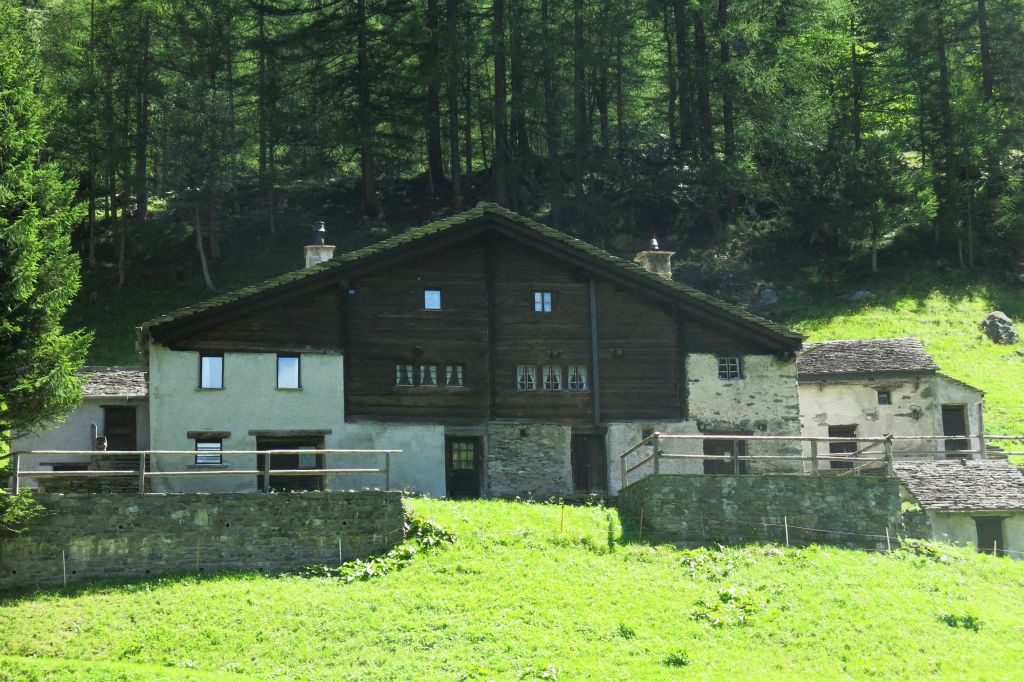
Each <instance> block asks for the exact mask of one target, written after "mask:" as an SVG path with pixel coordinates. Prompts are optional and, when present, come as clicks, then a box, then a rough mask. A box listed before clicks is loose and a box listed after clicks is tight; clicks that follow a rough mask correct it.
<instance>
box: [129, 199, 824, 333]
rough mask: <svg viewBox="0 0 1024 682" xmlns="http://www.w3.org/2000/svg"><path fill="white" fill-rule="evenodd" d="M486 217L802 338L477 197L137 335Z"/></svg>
mask: <svg viewBox="0 0 1024 682" xmlns="http://www.w3.org/2000/svg"><path fill="white" fill-rule="evenodd" d="M487 216H494V217H499V218H503V219H505V220H507V221H509V222H511V223H514V224H516V225H518V226H520V227H523V228H526V230H528V231H530V232H531V233H534V234H535V235H538V236H540V237H543V238H546V239H549V240H551V241H553V242H558V243H561V244H563V245H567V246H570V247H572V248H574V249H576V250H577V251H579V252H581V253H582V254H584V255H586V256H589V257H590V258H591V259H593V260H594V261H597V262H599V263H602V264H604V265H606V266H611V267H614V268H617V269H620V270H624V271H626V272H628V273H629V274H631V275H633V276H634V277H638V278H642V279H645V280H647V281H648V282H649V283H653V284H654V285H655V286H659V287H665V288H667V289H670V290H672V291H673V292H674V293H675V294H676V295H679V296H682V297H683V298H686V299H688V300H690V301H694V302H697V303H700V304H703V305H704V306H707V307H708V308H711V309H712V310H717V311H718V312H720V313H725V314H727V315H730V316H733V317H735V318H740V319H741V320H743V321H744V322H747V323H750V324H752V325H754V326H755V327H760V328H762V329H763V330H764V331H767V332H769V333H771V334H774V335H775V336H777V337H782V338H784V339H787V341H788V342H790V343H793V342H796V343H799V342H800V341H801V340H802V339H803V338H804V337H803V336H802V335H801V334H798V333H797V332H795V331H793V330H791V329H789V328H788V327H786V326H784V325H781V324H776V323H774V322H771V321H770V320H767V319H765V318H763V317H759V316H758V315H754V314H753V313H751V312H749V311H747V310H746V309H744V308H741V307H739V306H736V305H732V304H730V303H727V302H725V301H722V300H719V299H717V298H715V297H714V296H710V295H708V294H705V293H704V292H702V291H699V290H698V289H694V288H693V287H690V286H687V285H685V284H680V283H679V282H674V281H672V280H669V279H666V278H664V277H662V276H660V275H657V274H654V273H652V272H648V271H647V270H645V269H644V268H642V267H641V266H639V265H637V264H636V263H633V262H632V261H628V260H626V259H624V258H619V257H618V256H614V255H612V254H610V253H608V252H607V251H604V250H602V249H600V248H598V247H596V246H593V245H592V244H588V243H586V242H584V241H582V240H580V239H577V238H575V237H573V236H571V235H568V234H566V233H564V232H561V231H559V230H556V229H554V228H552V227H548V226H547V225H544V224H542V223H538V222H536V221H534V220H530V219H529V218H527V217H525V216H522V215H519V214H518V213H515V212H513V211H510V210H508V209H506V208H503V207H501V206H498V205H496V204H491V203H487V202H480V203H479V204H477V206H476V207H475V208H473V209H470V210H468V211H464V212H462V213H459V214H457V215H453V216H451V217H449V218H446V219H444V220H439V221H437V222H433V223H430V224H428V225H424V226H422V227H418V228H414V229H412V230H408V231H406V232H403V233H402V234H400V235H397V236H394V237H391V238H389V239H385V240H384V241H381V242H378V243H377V244H373V245H370V246H367V247H365V248H362V249H358V250H356V251H350V252H348V253H343V254H339V255H336V256H335V257H334V258H331V259H330V260H326V261H324V262H322V263H318V264H317V265H314V266H312V267H308V268H303V269H299V270H295V271H292V272H289V273H286V274H283V275H280V276H278V277H275V278H272V279H269V280H266V281H264V282H261V283H258V284H254V285H252V286H248V287H245V288H242V289H238V290H237V291H233V292H230V293H226V294H222V295H220V296H216V297H214V298H211V299H208V300H206V301H202V302H200V303H197V304H194V305H191V306H186V307H184V308H180V309H178V310H175V311H172V312H169V313H167V314H165V315H161V316H160V317H157V318H154V319H152V320H149V321H147V322H145V323H143V324H142V326H141V327H140V328H139V332H140V337H145V336H146V335H148V334H149V331H150V330H151V329H154V328H156V327H159V326H160V325H163V324H167V323H169V322H175V321H178V320H182V319H185V318H188V317H191V316H193V315H197V314H200V313H205V312H209V311H212V310H215V309H218V308H221V307H223V306H226V305H229V304H231V303H234V302H235V301H239V300H241V299H244V298H249V297H252V296H256V295H260V294H264V293H267V292H270V291H272V290H274V289H277V288H280V287H285V286H287V285H290V284H292V283H295V282H298V281H300V280H306V279H307V278H310V277H316V276H318V275H323V274H324V273H328V272H336V271H338V270H341V269H344V268H345V267H348V266H350V265H352V264H354V263H357V262H359V261H363V260H365V259H368V258H370V257H372V256H376V255H378V254H382V253H384V252H386V251H389V250H391V249H395V248H397V247H401V246H405V245H406V244H409V243H411V242H414V241H416V240H417V239H421V238H423V237H427V236H430V235H434V234H437V233H440V232H447V231H450V230H453V229H455V228H456V227H458V226H460V225H465V224H466V223H469V222H471V221H473V220H476V219H478V218H484V217H487Z"/></svg>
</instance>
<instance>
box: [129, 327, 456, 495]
mask: <svg viewBox="0 0 1024 682" xmlns="http://www.w3.org/2000/svg"><path fill="white" fill-rule="evenodd" d="M149 371H150V386H151V389H150V424H151V433H152V438H151V441H152V449H153V450H187V451H191V450H193V449H194V448H195V441H194V440H192V439H190V438H189V437H188V433H189V432H190V431H199V432H202V431H211V432H214V431H219V432H229V433H230V434H231V435H230V437H229V438H226V439H224V442H223V447H224V450H225V451H229V450H255V449H256V446H257V442H256V440H257V436H255V435H251V434H250V431H311V432H312V431H328V430H329V431H330V433H327V434H325V435H324V436H323V439H324V448H325V449H331V450H333V449H360V450H361V449H391V450H402V453H401V454H399V455H395V456H393V457H392V473H391V487H392V489H409V490H412V491H416V492H419V493H424V494H429V495H435V496H441V495H443V494H444V492H445V483H444V428H443V427H442V426H440V425H434V424H424V425H396V424H373V423H358V424H346V423H345V416H344V404H345V403H344V358H343V356H341V355H340V354H334V355H332V354H314V353H304V354H302V356H301V385H302V388H301V389H300V390H285V389H278V388H276V377H277V365H276V355H275V354H274V353H225V354H224V388H223V389H218V390H204V389H199V388H197V385H198V372H199V355H198V353H196V352H192V351H173V350H170V349H168V348H166V347H164V346H161V345H159V344H151V346H150V351H149ZM223 460H224V467H225V468H226V469H244V470H254V469H256V466H257V457H256V455H239V456H234V457H233V456H231V455H229V454H225V455H224V458H223ZM382 464H383V461H382V459H381V458H380V457H379V456H351V455H343V454H335V455H328V456H327V457H326V458H325V466H326V467H327V468H376V467H380V466H382ZM151 468H152V469H153V470H155V471H190V470H197V469H201V468H207V467H203V466H202V465H196V464H195V463H194V456H193V455H154V456H153V457H151ZM383 484H384V477H383V475H382V474H358V475H354V474H340V475H337V476H332V477H330V479H329V480H328V481H327V487H328V488H330V489H332V490H335V489H358V488H362V487H382V486H383ZM256 485H257V480H256V477H254V476H237V477H236V476H228V475H224V476H211V477H194V476H187V477H177V478H173V477H167V478H154V479H153V490H154V491H155V492H203V491H231V492H245V491H252V490H255V489H256Z"/></svg>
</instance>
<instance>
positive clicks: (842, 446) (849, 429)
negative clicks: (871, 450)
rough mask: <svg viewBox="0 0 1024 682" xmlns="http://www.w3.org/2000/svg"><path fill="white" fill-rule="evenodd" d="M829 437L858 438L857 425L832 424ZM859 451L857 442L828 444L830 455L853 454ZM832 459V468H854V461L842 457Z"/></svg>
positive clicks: (829, 428)
mask: <svg viewBox="0 0 1024 682" xmlns="http://www.w3.org/2000/svg"><path fill="white" fill-rule="evenodd" d="M828 437H829V438H856V437H857V425H856V424H853V425H849V426H830V427H828ZM854 452H857V443H856V442H855V441H850V442H849V443H839V442H832V443H829V444H828V453H829V454H830V455H843V454H853V453H854ZM830 461H831V466H830V468H832V469H852V468H853V465H854V462H847V461H843V460H841V459H833V460H830Z"/></svg>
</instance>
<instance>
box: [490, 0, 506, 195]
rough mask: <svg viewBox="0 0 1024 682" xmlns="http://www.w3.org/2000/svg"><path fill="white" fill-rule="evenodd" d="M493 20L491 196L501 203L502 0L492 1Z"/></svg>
mask: <svg viewBox="0 0 1024 682" xmlns="http://www.w3.org/2000/svg"><path fill="white" fill-rule="evenodd" d="M493 9H494V21H493V23H492V25H491V38H492V41H493V49H494V161H493V173H494V198H495V201H497V202H498V204H500V205H501V206H508V204H509V189H508V159H509V153H508V152H509V146H508V130H507V125H506V116H505V109H506V106H507V99H508V98H507V94H506V84H505V80H506V76H505V0H494V2H493Z"/></svg>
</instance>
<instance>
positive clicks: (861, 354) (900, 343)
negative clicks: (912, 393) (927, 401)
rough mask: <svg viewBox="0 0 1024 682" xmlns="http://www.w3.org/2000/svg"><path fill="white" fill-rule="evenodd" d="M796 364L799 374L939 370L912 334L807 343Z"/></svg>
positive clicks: (919, 372) (896, 372)
mask: <svg viewBox="0 0 1024 682" xmlns="http://www.w3.org/2000/svg"><path fill="white" fill-rule="evenodd" d="M796 367H797V374H798V375H807V376H829V375H844V374H879V373H895V374H908V373H909V374H933V373H934V372H936V371H937V370H938V369H939V366H938V365H937V364H935V361H934V360H933V359H932V357H931V356H930V355H928V351H926V350H925V348H924V344H923V343H921V342H920V341H919V340H917V339H915V338H914V337H912V336H907V337H904V338H901V339H853V340H849V341H824V342H822V343H808V344H804V347H803V350H801V351H800V353H799V355H797V360H796Z"/></svg>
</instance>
